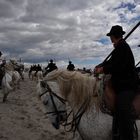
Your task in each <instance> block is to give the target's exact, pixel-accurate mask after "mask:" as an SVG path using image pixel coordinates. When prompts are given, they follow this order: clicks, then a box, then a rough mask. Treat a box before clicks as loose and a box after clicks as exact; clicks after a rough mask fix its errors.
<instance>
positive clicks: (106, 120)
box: [38, 70, 112, 140]
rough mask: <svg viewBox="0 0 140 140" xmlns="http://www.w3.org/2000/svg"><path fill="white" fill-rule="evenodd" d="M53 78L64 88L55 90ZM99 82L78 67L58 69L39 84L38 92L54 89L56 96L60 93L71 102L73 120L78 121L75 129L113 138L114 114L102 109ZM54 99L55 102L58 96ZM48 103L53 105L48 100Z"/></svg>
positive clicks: (88, 136)
mask: <svg viewBox="0 0 140 140" xmlns="http://www.w3.org/2000/svg"><path fill="white" fill-rule="evenodd" d="M48 82H49V83H48ZM50 82H55V84H57V85H58V87H59V90H60V92H52V91H51V89H53V87H52V85H54V84H50ZM39 85H40V87H39ZM48 85H49V86H48ZM98 86H99V84H98V83H97V81H96V78H94V77H89V76H86V75H83V74H81V73H80V72H76V71H73V72H69V71H67V70H55V71H53V72H51V73H49V74H48V75H47V76H46V77H45V80H44V81H43V82H40V83H39V84H38V88H39V89H40V90H38V92H39V94H40V96H41V95H42V94H43V93H45V92H47V91H49V93H53V94H52V96H55V95H54V93H56V94H57V95H58V96H59V97H61V98H62V99H65V100H66V101H67V102H68V104H69V106H70V107H71V109H72V112H73V116H74V118H73V120H74V121H72V122H73V123H75V124H76V126H75V128H74V129H77V130H78V132H79V134H80V136H81V138H82V139H83V140H92V139H96V140H105V139H106V140H109V139H111V133H110V132H111V129H112V117H111V116H109V115H107V114H104V113H102V112H101V111H100V109H99V102H100V98H98V97H99V96H98V89H99V87H98ZM53 102H54V103H55V100H54V101H53ZM59 104H60V103H59ZM61 105H62V103H61ZM45 106H48V108H49V105H48V104H47V103H46V104H45ZM58 106H59V105H58V104H57V107H58ZM63 106H64V105H63ZM51 108H53V105H52V106H51ZM52 116H53V115H52ZM50 117H51V116H50ZM57 117H58V116H57V115H56V118H57ZM60 119H61V117H60ZM56 120H57V119H56ZM59 122H61V120H60V121H59Z"/></svg>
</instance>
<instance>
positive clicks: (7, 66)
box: [4, 63, 14, 71]
mask: <svg viewBox="0 0 140 140" xmlns="http://www.w3.org/2000/svg"><path fill="white" fill-rule="evenodd" d="M4 67H5V70H7V71H13V70H14V67H13V65H12V64H11V63H6V64H5V65H4Z"/></svg>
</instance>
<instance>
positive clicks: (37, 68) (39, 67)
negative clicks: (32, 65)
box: [35, 64, 42, 76]
mask: <svg viewBox="0 0 140 140" xmlns="http://www.w3.org/2000/svg"><path fill="white" fill-rule="evenodd" d="M38 71H42V68H41V66H40V65H39V64H38V65H37V66H36V72H35V76H36V75H37V72H38Z"/></svg>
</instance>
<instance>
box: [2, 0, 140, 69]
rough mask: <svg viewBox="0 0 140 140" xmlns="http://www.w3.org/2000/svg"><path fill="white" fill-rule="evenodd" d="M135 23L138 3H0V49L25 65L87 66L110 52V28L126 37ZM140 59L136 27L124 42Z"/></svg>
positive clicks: (58, 0)
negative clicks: (50, 62) (119, 28)
mask: <svg viewBox="0 0 140 140" xmlns="http://www.w3.org/2000/svg"><path fill="white" fill-rule="evenodd" d="M138 21H140V1H139V0H120V1H118V0H0V50H1V51H2V52H3V57H5V58H6V59H10V58H18V59H19V58H21V59H22V61H24V62H25V63H46V64H47V62H48V60H49V59H54V61H55V62H56V63H57V64H58V65H59V66H65V65H67V64H68V61H69V60H71V61H72V62H73V63H74V64H75V65H76V66H77V67H78V66H79V67H80V66H81V67H84V66H86V67H93V66H94V65H96V64H98V63H100V62H102V61H103V60H104V58H105V57H106V56H107V55H108V54H109V53H110V52H111V50H112V49H113V47H112V44H111V42H110V40H109V38H108V37H107V36H106V33H108V32H109V31H110V28H111V27H112V26H113V25H121V26H123V28H124V30H125V31H126V33H128V32H129V31H130V30H131V29H132V28H133V27H134V26H135V25H136V24H137V23H138ZM127 42H128V43H129V44H130V45H131V48H132V50H133V53H134V56H135V60H136V63H137V62H138V61H139V60H140V48H138V47H137V46H138V44H140V27H139V28H137V29H136V30H135V32H134V33H133V34H132V35H131V36H130V37H129V38H128V39H127Z"/></svg>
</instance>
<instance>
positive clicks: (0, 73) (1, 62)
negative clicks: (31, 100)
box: [0, 51, 6, 89]
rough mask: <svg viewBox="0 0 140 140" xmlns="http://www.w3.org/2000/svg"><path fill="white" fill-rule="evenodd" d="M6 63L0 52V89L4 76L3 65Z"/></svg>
mask: <svg viewBox="0 0 140 140" xmlns="http://www.w3.org/2000/svg"><path fill="white" fill-rule="evenodd" d="M5 63H6V61H5V60H4V59H2V52H1V51H0V89H1V88H2V78H3V76H4V71H3V67H4V65H5Z"/></svg>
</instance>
